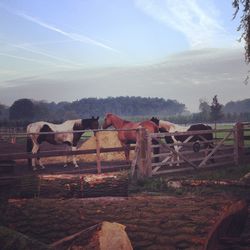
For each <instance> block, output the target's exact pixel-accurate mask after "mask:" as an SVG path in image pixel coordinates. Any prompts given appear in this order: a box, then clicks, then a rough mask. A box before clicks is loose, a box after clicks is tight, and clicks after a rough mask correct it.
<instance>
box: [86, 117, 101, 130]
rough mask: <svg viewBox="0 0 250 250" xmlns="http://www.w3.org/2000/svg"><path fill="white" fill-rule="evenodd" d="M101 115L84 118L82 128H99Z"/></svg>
mask: <svg viewBox="0 0 250 250" xmlns="http://www.w3.org/2000/svg"><path fill="white" fill-rule="evenodd" d="M98 120H99V116H97V117H96V118H95V117H94V116H92V117H91V118H90V119H82V129H98V128H99V121H98Z"/></svg>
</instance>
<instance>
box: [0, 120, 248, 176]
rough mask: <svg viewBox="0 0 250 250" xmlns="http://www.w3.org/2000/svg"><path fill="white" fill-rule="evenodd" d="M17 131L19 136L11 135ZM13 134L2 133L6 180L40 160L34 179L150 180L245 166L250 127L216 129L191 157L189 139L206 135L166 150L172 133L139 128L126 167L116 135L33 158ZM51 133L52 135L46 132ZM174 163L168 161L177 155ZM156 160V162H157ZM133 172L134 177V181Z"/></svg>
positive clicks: (0, 166) (45, 149)
mask: <svg viewBox="0 0 250 250" xmlns="http://www.w3.org/2000/svg"><path fill="white" fill-rule="evenodd" d="M15 131H18V132H15ZM19 131H20V129H19V130H17V129H16V130H14V129H12V130H11V131H8V132H0V138H2V140H1V141H0V152H1V153H0V174H4V172H5V171H6V172H7V173H8V172H9V173H10V174H21V173H27V172H29V171H31V170H30V169H29V168H28V166H27V159H30V158H35V157H38V156H39V157H42V158H43V159H44V160H43V161H44V163H45V165H46V169H45V170H38V171H37V172H38V173H43V172H44V173H53V172H59V173H60V172H65V173H76V174H77V173H90V172H91V173H99V174H100V173H102V172H107V171H109V169H110V170H112V171H114V170H117V171H120V170H121V169H131V172H132V175H133V174H134V176H135V178H137V177H138V178H148V177H152V176H154V175H161V174H171V173H174V172H180V171H187V170H194V171H196V170H197V169H203V168H215V169H216V167H220V166H226V165H228V164H230V165H232V164H234V165H235V166H237V165H239V164H240V163H243V162H248V161H249V158H250V123H237V124H236V125H235V126H234V127H233V128H231V129H216V130H212V131H210V132H207V133H211V132H212V133H213V135H214V138H213V140H212V141H206V140H205V141H199V147H200V150H199V152H194V151H193V142H190V138H192V136H195V135H199V134H200V133H201V132H202V133H203V134H204V133H206V132H204V131H189V132H180V133H174V135H187V136H188V139H187V140H186V141H184V142H181V143H180V142H177V143H172V144H166V143H165V142H164V137H165V136H171V135H173V133H154V134H151V133H150V134H149V133H147V131H146V130H144V129H143V128H140V129H137V130H136V131H137V138H138V140H137V144H136V145H131V146H130V147H131V152H130V164H129V163H128V162H126V161H125V155H124V152H123V147H122V145H121V143H120V142H119V139H118V137H117V132H118V131H119V130H95V131H94V132H92V131H86V130H85V131H84V132H87V133H88V134H89V136H88V137H86V136H85V137H84V136H83V137H82V138H81V140H80V144H79V145H78V150H77V151H75V152H72V151H68V150H67V149H66V147H65V146H64V145H61V146H55V145H50V144H48V143H44V144H42V145H41V152H39V153H37V154H31V153H27V152H26V145H25V142H26V137H27V134H26V133H25V132H19ZM50 133H54V132H50ZM152 139H154V140H157V141H158V145H152V143H151V141H152ZM205 143H213V145H214V147H213V148H212V149H210V151H209V152H208V154H207V155H205V149H204V148H203V145H204V144H205ZM175 145H178V146H179V147H180V148H181V150H180V152H176V151H175V150H174V148H173V146H175ZM155 147H158V148H159V153H158V154H153V148H155ZM73 154H74V155H76V156H77V160H78V162H79V164H80V168H79V169H75V168H74V167H73V166H69V167H67V168H63V161H64V158H65V156H67V155H73ZM177 154H178V156H179V158H178V160H176V159H175V160H174V161H173V160H172V157H173V156H174V155H175V156H176V155H177ZM156 158H159V161H158V162H155V159H156ZM135 170H136V175H135Z"/></svg>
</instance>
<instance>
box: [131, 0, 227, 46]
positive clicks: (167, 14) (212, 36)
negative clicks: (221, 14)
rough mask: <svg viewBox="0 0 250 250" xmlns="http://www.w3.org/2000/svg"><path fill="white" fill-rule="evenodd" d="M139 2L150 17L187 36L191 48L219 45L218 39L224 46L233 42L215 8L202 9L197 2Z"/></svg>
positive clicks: (140, 6) (137, 4)
mask: <svg viewBox="0 0 250 250" xmlns="http://www.w3.org/2000/svg"><path fill="white" fill-rule="evenodd" d="M135 3H136V6H137V7H138V8H139V9H140V10H142V11H143V12H145V13H146V14H147V15H149V16H151V17H152V18H154V19H156V20H157V21H159V22H162V23H164V24H165V25H167V26H169V27H170V28H172V29H175V30H178V31H180V32H181V33H182V34H184V35H185V37H186V39H187V41H188V42H189V44H190V47H191V48H203V47H209V46H214V45H216V44H217V46H218V40H220V41H221V42H223V43H224V42H228V41H227V40H228V39H230V38H229V35H228V34H227V33H226V31H225V29H224V27H223V26H222V25H221V24H220V22H219V21H218V16H217V14H218V11H217V10H216V9H215V8H214V7H213V6H212V5H210V6H209V8H204V7H203V8H202V7H201V6H200V5H199V4H198V1H197V0H174V1H173V0H157V1H154V0H135ZM206 7H207V6H206Z"/></svg>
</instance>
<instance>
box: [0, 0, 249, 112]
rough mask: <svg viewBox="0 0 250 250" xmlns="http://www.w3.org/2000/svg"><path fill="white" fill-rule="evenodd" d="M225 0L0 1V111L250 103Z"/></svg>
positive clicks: (228, 0) (233, 22)
mask: <svg viewBox="0 0 250 250" xmlns="http://www.w3.org/2000/svg"><path fill="white" fill-rule="evenodd" d="M231 2H232V1H231V0H220V1H218V0H206V1H204V0H174V1H173V0H53V1H51V0H36V1H32V0H1V2H0V17H1V22H0V45H1V46H0V103H4V104H7V105H11V104H12V103H13V101H14V100H16V99H18V98H24V97H25V98H33V99H36V100H47V101H56V102H58V101H73V100H77V99H81V98H83V97H107V96H124V95H129V96H150V97H163V98H165V99H176V100H177V101H179V102H182V103H185V104H186V106H187V108H188V109H189V110H190V111H197V110H198V106H199V99H201V98H202V99H206V100H207V101H208V102H211V100H212V97H213V96H214V95H215V94H217V95H218V98H219V101H221V102H222V103H226V102H228V101H230V100H242V99H244V98H250V95H249V93H250V91H249V88H250V86H249V85H250V84H248V85H245V84H244V83H243V81H244V79H245V77H246V75H247V72H248V68H249V66H247V65H245V63H244V50H243V44H240V43H239V42H238V41H237V39H238V38H239V37H240V33H239V32H237V26H238V24H239V20H238V19H236V20H232V16H233V9H232V6H231Z"/></svg>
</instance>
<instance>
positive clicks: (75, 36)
mask: <svg viewBox="0 0 250 250" xmlns="http://www.w3.org/2000/svg"><path fill="white" fill-rule="evenodd" d="M16 15H18V16H20V17H22V18H24V19H26V20H28V21H30V22H33V23H35V24H38V25H40V26H41V27H44V28H46V29H48V30H51V31H54V32H56V33H59V34H61V35H63V36H65V37H68V38H70V39H72V40H74V41H78V42H82V43H88V44H92V45H95V46H98V47H102V48H104V49H107V50H111V51H113V52H116V53H120V52H119V51H118V50H116V49H114V48H112V47H110V46H108V45H106V44H104V43H101V42H98V41H96V40H94V39H91V38H90V37H87V36H84V35H81V34H77V33H70V32H66V31H64V30H62V29H60V28H57V27H55V26H53V25H51V24H49V23H46V22H43V21H41V20H39V19H38V18H35V17H32V16H30V15H26V14H24V13H21V12H17V13H16Z"/></svg>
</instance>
